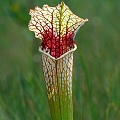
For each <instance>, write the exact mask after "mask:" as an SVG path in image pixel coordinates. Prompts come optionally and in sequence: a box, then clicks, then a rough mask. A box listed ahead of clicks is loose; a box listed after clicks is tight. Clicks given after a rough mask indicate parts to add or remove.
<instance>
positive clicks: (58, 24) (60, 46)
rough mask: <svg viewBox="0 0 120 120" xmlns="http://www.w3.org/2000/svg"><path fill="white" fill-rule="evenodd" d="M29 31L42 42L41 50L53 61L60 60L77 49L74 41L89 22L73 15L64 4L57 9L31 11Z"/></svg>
mask: <svg viewBox="0 0 120 120" xmlns="http://www.w3.org/2000/svg"><path fill="white" fill-rule="evenodd" d="M30 15H31V20H30V22H29V25H28V26H29V30H31V31H34V32H35V37H36V38H40V39H41V40H42V44H41V47H40V48H39V50H40V51H41V52H43V53H44V54H47V55H48V56H50V57H51V58H53V59H60V58H61V57H62V56H64V55H66V54H67V53H68V52H70V51H74V50H75V49H76V43H75V41H74V38H75V35H76V32H77V31H78V29H79V28H80V27H81V26H82V25H83V24H84V23H85V22H87V21H88V19H87V18H86V19H82V18H80V17H78V16H76V15H74V14H73V13H72V11H71V10H70V9H69V7H68V6H66V5H65V3H64V2H62V3H61V4H58V6H56V7H49V6H48V5H44V6H43V8H42V9H41V8H39V7H38V6H37V7H35V10H30Z"/></svg>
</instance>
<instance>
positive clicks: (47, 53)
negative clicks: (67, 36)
mask: <svg viewBox="0 0 120 120" xmlns="http://www.w3.org/2000/svg"><path fill="white" fill-rule="evenodd" d="M76 49H77V45H76V44H74V48H72V49H71V50H69V51H67V52H66V53H64V54H63V55H61V56H60V57H58V58H55V57H53V56H52V55H50V54H49V51H47V50H44V49H43V50H42V49H41V47H39V51H40V52H41V53H43V54H45V55H47V56H49V57H50V58H52V59H53V60H60V59H62V58H63V57H65V56H66V55H68V54H69V53H71V52H74V51H75V50H76Z"/></svg>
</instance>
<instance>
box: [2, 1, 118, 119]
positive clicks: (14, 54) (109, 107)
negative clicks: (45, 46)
mask: <svg viewBox="0 0 120 120" xmlns="http://www.w3.org/2000/svg"><path fill="white" fill-rule="evenodd" d="M60 2H61V1H60V0H1V1H0V120H50V119H51V117H50V112H49V107H48V101H47V95H46V89H45V84H44V80H43V71H42V60H41V53H40V52H38V47H39V46H40V44H41V40H39V39H36V38H35V37H34V33H33V32H30V31H29V30H28V23H29V20H30V16H29V9H30V8H31V9H34V8H35V6H39V7H42V6H43V5H44V4H48V5H49V6H56V5H57V4H58V3H60ZM64 2H65V3H66V4H67V5H68V6H69V7H70V9H71V10H72V11H73V13H75V14H76V15H78V16H80V17H82V18H86V17H87V18H88V19H89V22H87V23H86V24H85V25H84V26H82V27H81V29H80V30H79V31H78V33H77V35H76V38H75V41H76V43H77V46H78V49H77V50H76V51H75V53H74V72H73V73H74V76H73V87H74V91H73V100H74V120H120V1H119V0H89V1H88V0H65V1H64Z"/></svg>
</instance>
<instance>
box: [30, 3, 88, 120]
mask: <svg viewBox="0 0 120 120" xmlns="http://www.w3.org/2000/svg"><path fill="white" fill-rule="evenodd" d="M30 15H31V20H30V22H29V25H28V27H29V30H30V31H34V32H35V37H36V38H39V39H41V40H42V44H41V46H40V47H39V51H40V52H42V61H43V73H44V80H45V83H46V89H47V95H48V101H49V107H50V112H51V116H52V120H73V103H72V71H73V52H74V51H75V50H76V48H77V46H76V43H75V41H74V37H75V35H76V32H77V31H78V29H79V28H80V27H81V26H82V25H83V24H84V23H85V22H87V21H88V19H87V18H86V19H82V18H80V17H78V16H76V15H74V14H73V13H72V11H71V10H70V9H69V7H68V6H66V5H65V3H64V2H62V3H61V4H58V5H57V6H56V7H49V6H48V5H44V6H43V8H42V9H41V8H39V7H38V6H37V7H35V10H30Z"/></svg>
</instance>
